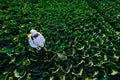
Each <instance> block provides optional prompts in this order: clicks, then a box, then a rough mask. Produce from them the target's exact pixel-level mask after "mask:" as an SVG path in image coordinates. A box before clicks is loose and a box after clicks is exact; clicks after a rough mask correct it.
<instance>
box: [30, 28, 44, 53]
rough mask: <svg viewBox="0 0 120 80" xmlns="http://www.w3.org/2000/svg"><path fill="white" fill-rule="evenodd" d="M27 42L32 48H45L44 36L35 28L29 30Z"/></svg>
mask: <svg viewBox="0 0 120 80" xmlns="http://www.w3.org/2000/svg"><path fill="white" fill-rule="evenodd" d="M28 38H29V44H30V46H31V47H32V48H36V49H37V50H41V49H43V50H44V51H46V48H45V38H44V37H43V35H42V34H41V33H39V32H37V31H36V30H34V29H32V30H30V34H28Z"/></svg>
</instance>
